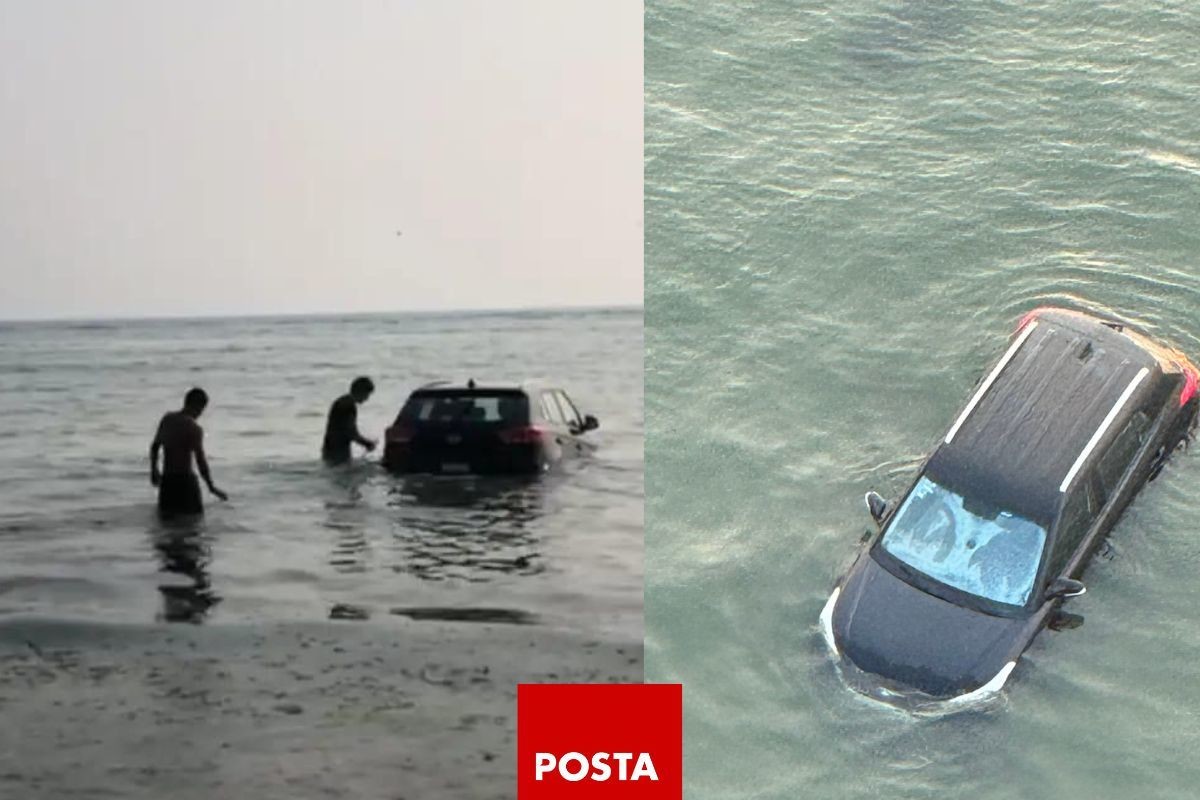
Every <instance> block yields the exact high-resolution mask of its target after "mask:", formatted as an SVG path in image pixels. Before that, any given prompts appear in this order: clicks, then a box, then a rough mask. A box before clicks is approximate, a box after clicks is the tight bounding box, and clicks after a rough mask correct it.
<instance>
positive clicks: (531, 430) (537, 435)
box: [500, 425, 542, 444]
mask: <svg viewBox="0 0 1200 800" xmlns="http://www.w3.org/2000/svg"><path fill="white" fill-rule="evenodd" d="M500 441H502V442H504V443H505V444H538V443H539V442H541V441H542V429H541V428H539V427H538V426H537V425H522V426H521V427H519V428H506V429H504V430H502V431H500Z"/></svg>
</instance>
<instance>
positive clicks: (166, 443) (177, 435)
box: [150, 389, 229, 517]
mask: <svg viewBox="0 0 1200 800" xmlns="http://www.w3.org/2000/svg"><path fill="white" fill-rule="evenodd" d="M207 405H208V395H207V394H206V393H205V392H204V390H203V389H192V390H191V391H190V392H188V393H187V396H186V397H184V399H183V409H182V410H180V411H171V412H168V413H167V414H165V415H163V418H162V421H161V422H159V423H158V433H156V434H155V435H154V441H153V442H151V443H150V483H152V484H154V485H155V486H157V487H158V513H159V514H160V515H162V516H164V517H171V516H175V515H178V514H203V513H204V502H203V501H202V500H201V498H200V481H198V480H196V474H195V473H194V472H192V456H193V454H194V455H195V457H196V466H197V467H198V468H199V469H200V477H202V478H204V483H205V484H206V485H207V486H208V490H209V491H210V492H212V493H213V494H214V495H216V496H217V497H219V498H221V499H222V500H228V499H229V496H228V495H226V494H225V493H224V492H222V491H221V490H220V489H218V488H217V487H216V486H214V485H213V481H212V475H210V474H209V471H208V459H206V458H205V457H204V429H203V428H201V427H200V423H198V422H196V420H197V418H199V416H200V415H201V414H202V413H204V407H205V406H207ZM159 448H161V449H162V451H163V468H162V472H159V470H158V451H159Z"/></svg>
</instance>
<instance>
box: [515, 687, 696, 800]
mask: <svg viewBox="0 0 1200 800" xmlns="http://www.w3.org/2000/svg"><path fill="white" fill-rule="evenodd" d="M613 797H620V798H626V800H682V797H683V686H682V685H680V684H677V683H674V684H654V683H633V684H612V683H574V684H572V683H556V684H542V683H523V684H520V685H518V686H517V798H518V800H589V799H590V798H613Z"/></svg>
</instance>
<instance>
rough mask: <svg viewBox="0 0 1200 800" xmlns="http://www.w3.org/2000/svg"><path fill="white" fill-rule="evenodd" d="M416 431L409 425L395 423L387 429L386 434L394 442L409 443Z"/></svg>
mask: <svg viewBox="0 0 1200 800" xmlns="http://www.w3.org/2000/svg"><path fill="white" fill-rule="evenodd" d="M414 433H415V431H413V429H412V428H410V427H408V426H407V425H393V426H392V427H390V428H388V429H387V433H386V434H385V435H386V436H387V440H388V441H389V442H391V443H392V444H408V443H409V442H411V441H412V438H413V434H414Z"/></svg>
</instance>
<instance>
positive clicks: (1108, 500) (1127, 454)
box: [1092, 410, 1151, 536]
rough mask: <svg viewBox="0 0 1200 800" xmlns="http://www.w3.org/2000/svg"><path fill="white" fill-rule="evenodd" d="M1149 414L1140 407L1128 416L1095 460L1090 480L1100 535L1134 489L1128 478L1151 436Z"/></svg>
mask: <svg viewBox="0 0 1200 800" xmlns="http://www.w3.org/2000/svg"><path fill="white" fill-rule="evenodd" d="M1150 423H1151V420H1150V416H1149V415H1148V414H1146V413H1145V411H1142V410H1139V411H1137V412H1136V413H1134V415H1133V416H1132V417H1131V418H1130V419H1129V421H1128V422H1127V423H1126V424H1125V426H1124V427H1123V428H1122V429H1121V431H1120V433H1118V434H1117V435H1116V437H1114V438H1113V440H1112V443H1111V444H1110V445H1109V446H1108V447H1107V448H1105V450H1104V453H1103V454H1101V456H1100V458H1099V459H1098V460H1097V462H1096V469H1095V476H1094V480H1093V481H1092V486H1093V491H1094V492H1095V495H1096V498H1097V505H1099V506H1102V511H1101V512H1100V515H1101V520H1100V527H1101V531H1100V535H1101V536H1103V535H1105V534H1106V533H1107V532H1108V530H1109V529H1110V528H1112V526H1113V524H1115V523H1116V521H1117V518H1118V517H1120V516H1121V512H1122V511H1123V510H1124V508H1125V506H1126V505H1128V503H1129V500H1130V499H1131V498H1132V497H1133V494H1134V492H1135V491H1136V488H1137V487H1136V486H1135V485H1134V484H1135V483H1136V481H1133V480H1130V478H1132V477H1134V476H1133V474H1132V473H1133V471H1134V468H1135V467H1136V466H1137V464H1138V463H1139V460H1140V459H1139V455H1140V454H1141V452H1142V450H1143V446H1144V445H1145V443H1146V442H1147V440H1148V438H1149V436H1150V433H1151V431H1150V427H1151V426H1150Z"/></svg>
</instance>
